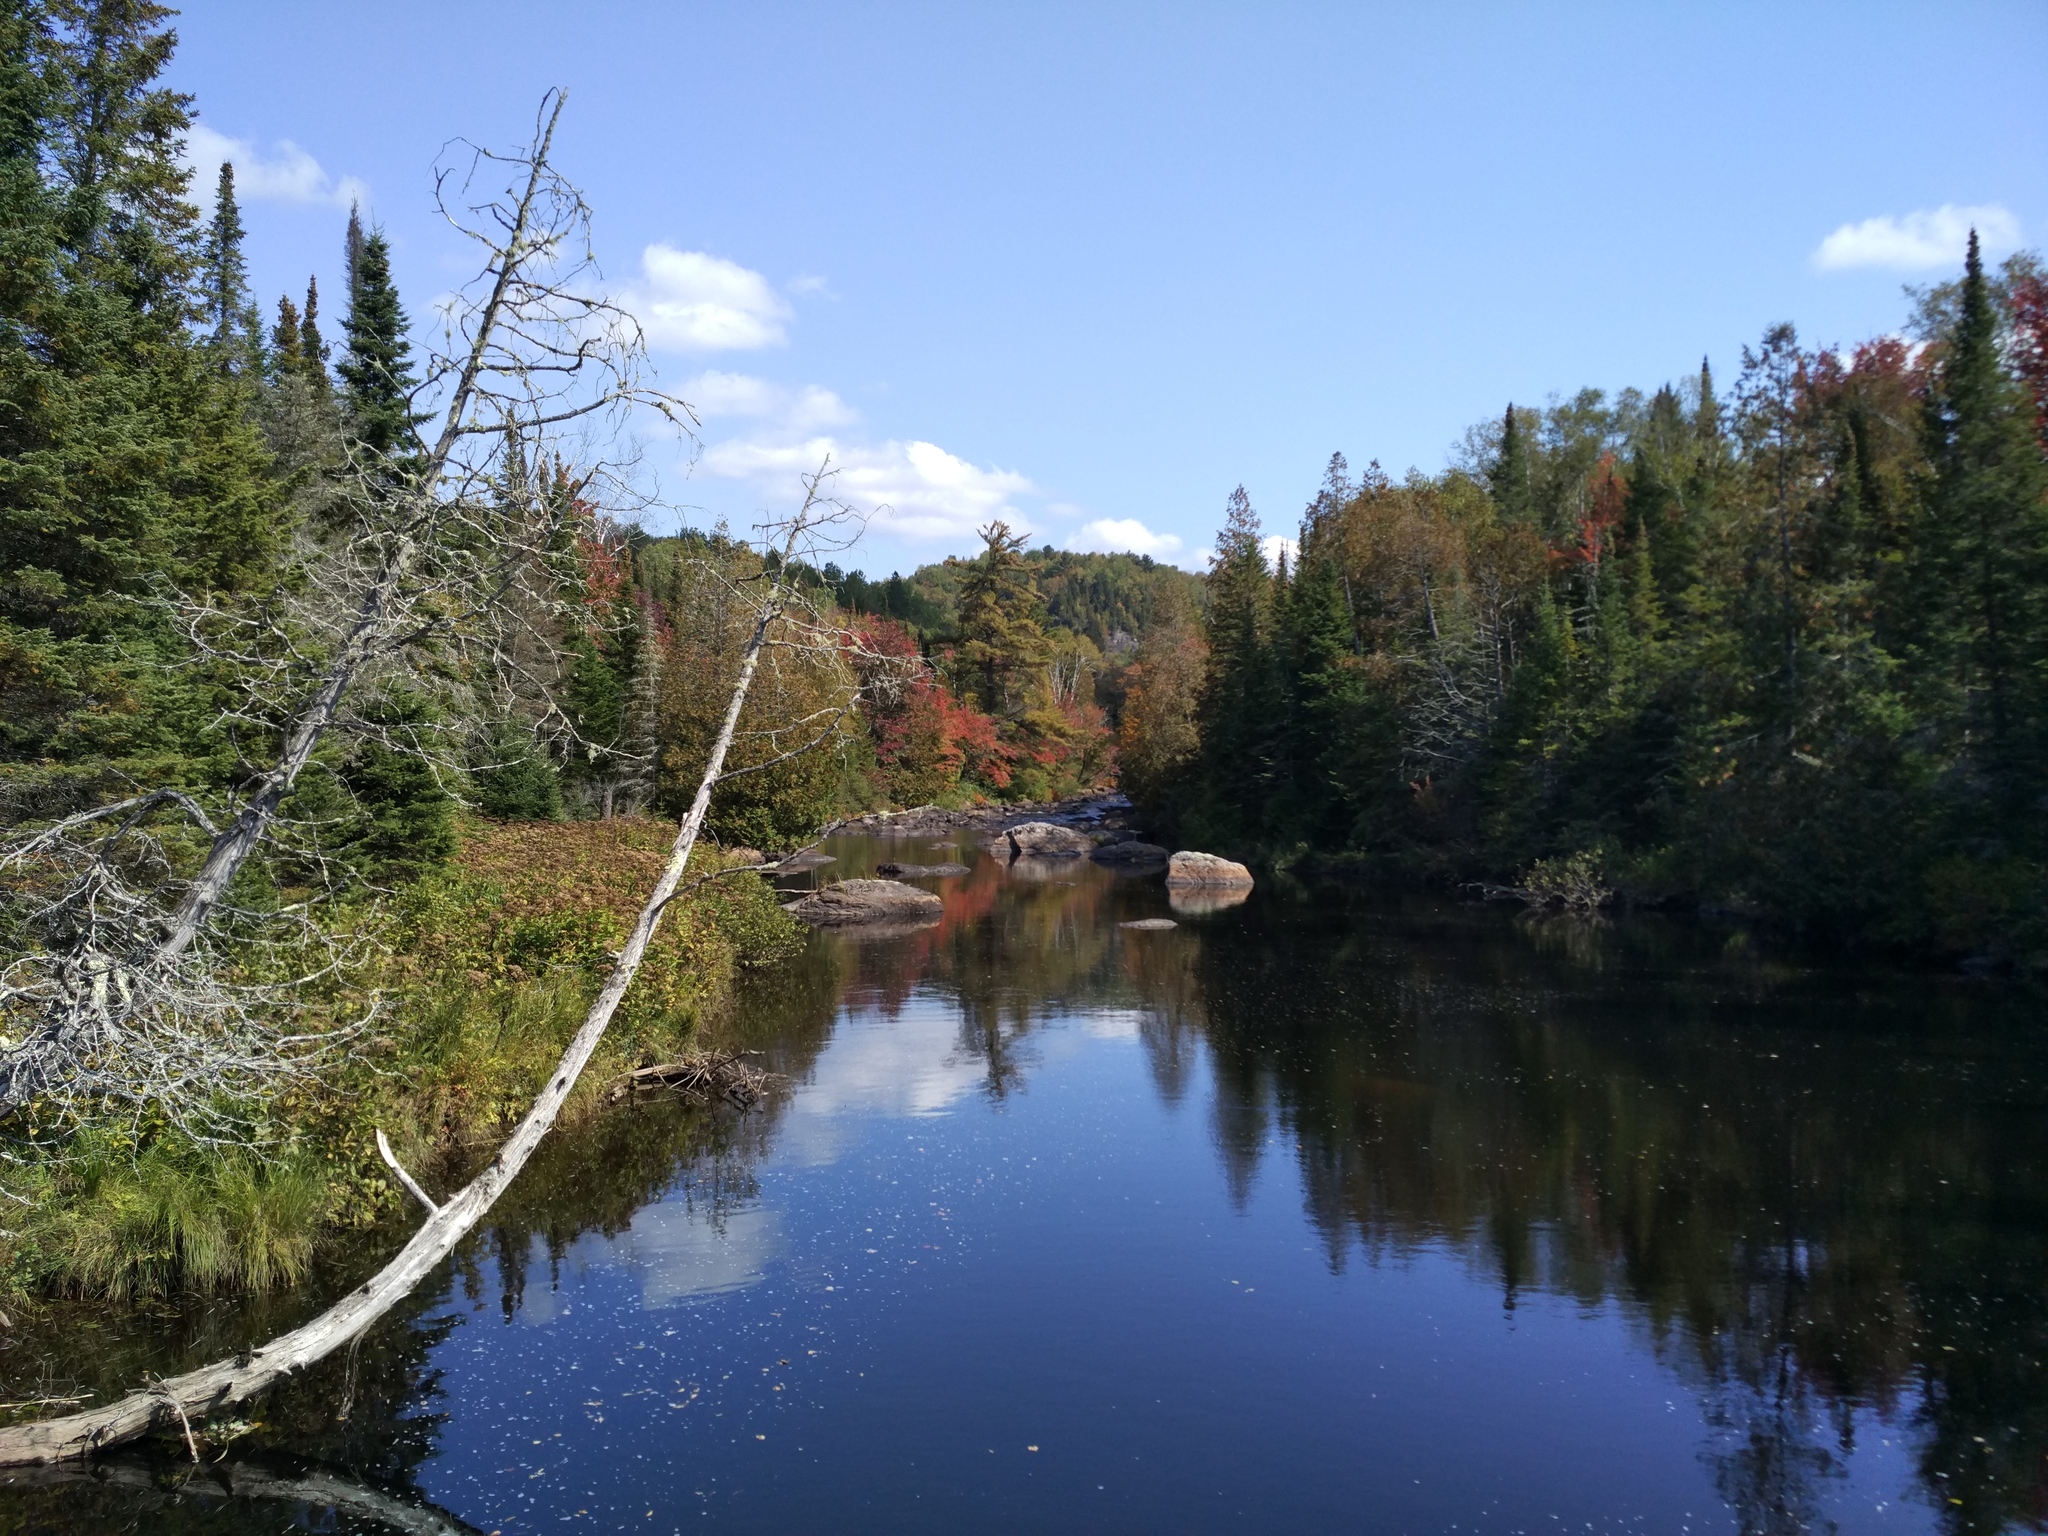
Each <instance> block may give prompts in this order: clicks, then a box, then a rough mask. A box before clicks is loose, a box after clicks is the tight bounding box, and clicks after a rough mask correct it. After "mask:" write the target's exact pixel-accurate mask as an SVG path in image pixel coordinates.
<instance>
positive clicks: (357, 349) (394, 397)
mask: <svg viewBox="0 0 2048 1536" xmlns="http://www.w3.org/2000/svg"><path fill="white" fill-rule="evenodd" d="M350 229H351V233H352V235H353V234H354V233H355V224H354V217H353V215H351V224H350ZM350 265H351V268H352V270H353V274H354V282H353V284H352V285H351V287H350V289H349V306H348V318H347V319H346V320H345V321H344V322H343V329H344V331H345V332H346V334H347V336H348V351H347V355H346V356H345V357H344V358H343V360H342V363H341V366H340V368H339V369H338V370H337V371H338V372H339V373H340V374H341V383H342V398H343V406H344V410H345V413H346V417H347V424H348V433H349V438H350V441H351V442H353V443H354V444H356V445H357V446H358V447H360V448H362V449H364V450H366V451H367V452H369V453H370V454H372V455H374V456H375V457H376V458H378V459H381V460H383V461H385V462H386V463H387V464H391V465H393V466H394V467H398V466H402V464H403V461H404V460H405V459H406V458H407V457H408V455H409V454H410V453H411V451H412V450H413V448H414V446H415V439H414V436H413V429H414V428H415V427H417V426H418V425H419V424H420V422H422V421H424V420H425V419H426V417H425V416H423V415H420V414H417V413H415V412H414V411H413V409H412V393H413V391H414V390H415V389H416V388H418V381H417V380H416V379H414V377H413V374H412V363H411V358H412V344H411V343H410V342H409V341H408V340H407V339H406V331H407V328H408V325H409V322H408V321H407V319H406V315H405V309H404V307H403V306H402V305H400V303H399V302H398V289H397V288H396V286H394V285H393V283H392V281H391V248H390V246H389V245H387V244H386V243H385V240H384V236H383V234H382V232H381V231H373V232H372V233H370V234H369V235H368V236H366V237H364V238H363V240H362V245H361V248H360V249H359V250H357V251H355V252H354V254H353V259H352V261H351V263H350Z"/></svg>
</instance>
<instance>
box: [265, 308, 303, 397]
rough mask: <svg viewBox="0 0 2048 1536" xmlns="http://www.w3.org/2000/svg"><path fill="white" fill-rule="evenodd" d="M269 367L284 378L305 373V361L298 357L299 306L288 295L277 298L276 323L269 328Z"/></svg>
mask: <svg viewBox="0 0 2048 1536" xmlns="http://www.w3.org/2000/svg"><path fill="white" fill-rule="evenodd" d="M270 366H271V367H272V369H273V370H275V371H276V372H277V373H278V374H279V375H280V376H282V377H286V378H296V377H298V376H300V375H301V374H303V373H304V371H305V366H306V365H305V360H304V359H303V358H302V357H301V356H300V355H299V306H298V305H296V304H294V303H293V302H292V300H291V295H290V294H283V293H281V294H279V295H278V296H277V323H276V324H275V325H273V326H272V327H271V328H270Z"/></svg>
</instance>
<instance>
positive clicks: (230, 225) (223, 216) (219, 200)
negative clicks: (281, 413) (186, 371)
mask: <svg viewBox="0 0 2048 1536" xmlns="http://www.w3.org/2000/svg"><path fill="white" fill-rule="evenodd" d="M243 233H244V231H243V228H242V211H241V209H240V207H239V206H237V204H236V202H235V167H234V163H233V162H232V161H227V160H223V161H222V162H221V166H220V179H219V182H218V184H217V185H216V187H215V190H214V204H213V218H212V220H211V221H210V222H209V223H208V224H207V228H206V238H205V242H204V244H203V245H202V246H201V248H200V258H199V270H200V279H199V281H200V294H201V303H202V304H203V305H204V306H205V324H206V326H207V327H208V329H209V333H210V334H209V338H208V340H209V345H210V346H211V348H212V350H213V355H214V360H215V364H216V366H217V367H219V369H220V370H221V372H223V373H226V374H230V375H234V376H238V377H245V378H254V377H255V375H256V373H257V370H258V368H259V366H260V363H261V358H262V332H261V329H260V326H261V322H260V321H259V320H258V319H257V317H256V310H255V307H254V306H253V305H252V304H251V303H250V302H249V271H248V262H247V260H246V259H245V258H244V257H243V255H242V237H243Z"/></svg>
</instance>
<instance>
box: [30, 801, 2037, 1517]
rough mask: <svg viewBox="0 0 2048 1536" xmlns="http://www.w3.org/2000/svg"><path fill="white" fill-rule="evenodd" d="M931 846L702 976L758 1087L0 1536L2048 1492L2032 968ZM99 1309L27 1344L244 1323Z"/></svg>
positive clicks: (654, 1141) (556, 1179) (1868, 1502)
mask: <svg viewBox="0 0 2048 1536" xmlns="http://www.w3.org/2000/svg"><path fill="white" fill-rule="evenodd" d="M831 851H833V852H835V853H836V854H837V855H838V858H839V863H838V864H837V865H836V866H835V867H833V868H832V869H830V870H828V871H827V873H828V875H831V876H842V875H851V874H859V873H864V872H865V871H866V870H867V869H868V867H869V866H870V865H871V864H872V863H873V862H874V861H876V860H878V859H887V858H898V859H914V860H918V861H921V862H937V861H939V860H940V859H942V858H946V857H949V856H952V855H953V853H954V849H953V847H952V846H951V845H949V844H941V843H934V842H927V841H918V842H915V843H904V842H897V843H889V842H868V841H864V840H842V841H840V842H838V843H837V844H835V845H832V847H831ZM965 857H966V858H967V859H968V860H969V861H970V862H974V866H975V867H974V870H973V872H972V874H970V875H969V876H967V877H965V878H963V879H959V880H953V881H946V882H943V884H942V889H943V890H944V893H945V897H946V903H947V910H946V917H945V920H944V921H943V922H942V923H941V924H940V925H939V926H937V927H934V928H929V929H925V930H922V931H920V932H915V933H910V934H897V935H893V936H887V935H884V936H868V937H860V936H855V935H830V934H820V935H817V936H815V937H814V939H813V940H812V943H811V947H810V950H809V952H808V955H807V957H806V959H805V960H804V961H803V962H802V963H801V964H800V965H798V966H795V967H792V968H790V969H788V970H787V971H785V972H782V973H779V974H778V975H777V976H776V977H774V978H772V979H771V980H769V981H768V982H766V983H763V984H761V985H758V986H756V987H755V988H754V990H753V991H752V993H751V994H750V995H749V997H748V1000H747V1009H746V1013H747V1020H748V1022H747V1025H746V1029H747V1032H748V1034H749V1037H750V1040H749V1043H750V1044H751V1045H753V1046H754V1047H755V1048H757V1049H759V1050H761V1051H762V1052H764V1053H765V1055H766V1058H767V1061H768V1064H769V1065H771V1066H773V1067H774V1068H775V1069H776V1070H777V1071H780V1072H782V1073H785V1074H787V1075H788V1076H789V1078H790V1079H791V1080H792V1084H793V1087H792V1090H791V1092H790V1093H789V1094H788V1095H787V1096H786V1098H785V1099H783V1100H782V1101H781V1102H779V1103H776V1104H775V1105H773V1106H771V1107H770V1108H768V1109H766V1110H764V1111H759V1112H756V1113H755V1114H753V1115H750V1116H747V1117H744V1118H737V1117H730V1116H726V1117H718V1116H709V1115H701V1114H695V1113H690V1112H684V1111H678V1110H674V1109H671V1108H667V1107H657V1108H653V1109H646V1110H640V1111H630V1112H629V1111H621V1112H619V1113H617V1114H615V1115H613V1116H611V1117H609V1118H607V1119H606V1120H604V1121H603V1122H601V1123H600V1124H599V1125H598V1126H597V1127H595V1128H593V1129H590V1130H588V1131H583V1132H578V1133H576V1134H575V1135H574V1136H573V1137H565V1138H563V1139H562V1140H561V1141H560V1142H558V1143H557V1144H555V1145H553V1146H551V1147H550V1149H549V1150H548V1152H547V1154H546V1155H545V1156H544V1158H543V1159H542V1160H541V1161H539V1162H537V1163H536V1165H535V1166H534V1168H533V1169H532V1170H530V1171H529V1174H528V1176H527V1178H526V1180H524V1181H522V1184H521V1186H520V1187H519V1189H518V1190H517V1192H516V1194H515V1196H514V1197H513V1198H512V1199H511V1200H510V1201H509V1202H508V1204H507V1206H506V1207H505V1208H504V1210H503V1212H502V1220H501V1222H500V1224H499V1225H498V1227H497V1228H495V1229H494V1230H493V1231H492V1232H491V1233H489V1234H487V1235H486V1236H485V1237H483V1238H481V1239H479V1241H477V1242H476V1243H475V1244H473V1245H472V1247H471V1249H470V1250H469V1251H468V1253H467V1254H466V1255H465V1256H464V1258H463V1259H462V1261H461V1262H460V1263H459V1264H458V1265H456V1266H455V1267H454V1269H453V1271H452V1273H451V1274H450V1275H449V1277H448V1278H447V1280H446V1282H445V1283H444V1284H443V1285H442V1286H441V1288H440V1289H439V1291H438V1292H437V1293H436V1294H434V1295H431V1296H425V1297H422V1298H421V1299H420V1304H419V1305H418V1306H417V1307H416V1308H415V1309H414V1310H413V1312H412V1313H411V1315H409V1316H408V1317H407V1318H405V1319H403V1320H402V1321H395V1322H392V1323H389V1324H387V1325H386V1327H385V1328H384V1329H383V1330H381V1331H380V1332H379V1333H378V1334H377V1335H375V1336H374V1337H373V1338H372V1339H371V1340H369V1341H368V1342H366V1343H365V1345H364V1346H363V1348H362V1349H361V1350H360V1351H358V1352H357V1354H356V1355H355V1357H354V1358H352V1359H349V1360H345V1361H337V1362H334V1363H333V1366H332V1368H331V1369H328V1370H325V1371H324V1372H323V1373H322V1374H321V1375H320V1376H319V1377H318V1378H317V1379H315V1380H312V1381H309V1382H306V1383H304V1384H302V1385H300V1386H297V1387H295V1388H294V1389H293V1390H292V1391H290V1392H288V1393H286V1394H284V1395H283V1396H282V1397H281V1398H280V1399H279V1400H278V1401H277V1402H276V1403H274V1404H272V1405H270V1406H268V1407H267V1408H266V1409H265V1411H264V1414H263V1421H262V1422H261V1423H260V1424H258V1425H255V1426H252V1429H251V1431H250V1433H249V1435H248V1436H247V1437H246V1439H245V1440H244V1441H242V1442H240V1444H241V1446H242V1447H244V1448H245V1453H238V1455H237V1457H235V1458H231V1459H230V1461H229V1462H228V1463H226V1464H224V1466H223V1467H222V1468H221V1469H220V1470H218V1471H215V1472H209V1473H207V1474H205V1475H203V1476H200V1477H197V1478H192V1479H191V1480H190V1481H187V1482H185V1483H184V1484H183V1485H182V1486H176V1485H174V1484H173V1482H172V1479H173V1477H174V1475H176V1474H178V1473H179V1469H178V1467H177V1464H176V1462H175V1461H171V1460H161V1459H160V1460H158V1461H156V1462H145V1461H133V1462H127V1463H122V1464H119V1465H117V1466H116V1467H115V1468H113V1469H112V1474H111V1480H110V1481H109V1480H103V1481H99V1482H94V1483H81V1482H78V1481H75V1480H74V1481H69V1482H60V1483H54V1484H49V1485H45V1486H40V1487H36V1488H30V1489H19V1490H17V1491H14V1492H11V1493H4V1494H0V1531H113V1530H147V1531H202V1530H203V1531H238V1532H239V1531H259V1530H261V1531H272V1530H279V1529H288V1528H297V1527H304V1526H310V1527H312V1528H315V1529H322V1530H365V1531H369V1530H393V1529H401V1528H402V1529H408V1530H446V1531H461V1530H465V1529H475V1530H478V1531H502V1532H506V1533H510V1532H515V1531H555V1530H559V1529H565V1528H566V1529H579V1528H588V1529H600V1530H630V1531H648V1532H668V1531H678V1530H735V1531H774V1532H779V1533H788V1532H809V1531H825V1530H831V1531H877V1532H923V1531H948V1532H951V1531H993V1532H1011V1531H1015V1532H1054V1531H1057V1532H1070V1531H1080V1532H1093V1531H1102V1532H1123V1531H1130V1532H1139V1531H1143V1532H1194V1531H1218V1532H1221V1531H1231V1532H1240V1531H1289V1532H1293V1531H1303V1532H1310V1531H1317V1532H1319V1531H1346V1532H1352V1531H1365V1532H1380V1531H1386V1532H1397V1531H1403V1532H1449V1531H1458V1532H1514V1531H1529V1532H1554V1531H1555V1532H1562V1531H1586V1530H1591V1531H1611V1530H1629V1531H1635V1530H1641V1531H1656V1532H1687V1531H1700V1532H1724V1531H1799V1530H1829V1529H1839V1530H1841V1531H1846V1532H1858V1531H1887V1532H1889V1531H1923V1530H1948V1531H1993V1530H2001V1529H2039V1528H2041V1526H2042V1524H2043V1522H2044V1520H2048V1373H2044V1371H2043V1368H2042V1361H2043V1359H2044V1358H2048V1355H2044V1350H2048V1265H2044V1258H2048V1117H2044V1115H2043V1108H2044V1085H2048V1031H2044V1030H2043V1028H2042V1023H2043V1018H2042V1010H2041V1006H2040V1002H2039V999H2038V997H2036V996H2033V995H2030V994H2028V993H2025V992H2023V991H2021V990H2020V989H2018V988H2017V987H2011V986H2006V985H2003V984H1993V983H1981V982H1969V981H1963V980H1951V979H1948V978H1942V977H1929V976H1921V975H1915V974H1912V973H1907V972H1896V971H1891V970H1886V969H1881V968H1878V967H1874V966H1872V965H1870V964H1867V963H1854V962H1850V961H1843V960H1839V959H1838V960H1834V961H1829V962H1826V963H1820V962H1810V961H1794V960H1787V959H1785V958H1783V957H1779V958H1775V959H1773V958H1768V957H1766V956H1764V955H1762V954H1760V953H1759V952H1758V950H1757V949H1756V948H1754V947H1753V946H1752V945H1751V944H1750V943H1749V942H1748V941H1747V939H1746V938H1745V936H1744V935H1743V934H1741V933H1739V932H1734V931H1730V930H1727V929H1708V928H1704V927H1699V926H1691V925H1681V924H1665V923H1660V922H1654V921H1648V920H1626V921H1621V922H1617V923H1614V924H1612V925H1604V924H1593V923H1587V922H1583V921H1568V920H1562V919H1557V920H1550V921H1531V920H1530V919H1528V918H1526V917H1517V916H1515V915H1513V914H1510V913H1507V912H1504V911H1501V910H1499V909H1490V908H1478V907H1471V906H1462V905H1458V904H1455V903H1451V902H1443V901H1435V900H1406V901H1391V900H1389V899H1386V898H1375V897H1370V896H1365V895H1361V894H1358V893H1355V892H1354V893H1348V894H1347V893H1341V892H1328V891H1323V892H1310V891H1306V890H1301V889H1295V888H1290V887H1287V886H1285V885H1283V884H1278V883H1269V884H1268V885H1267V886H1265V887H1262V888H1261V890H1260V891H1259V892H1257V893H1256V894H1255V895H1254V896H1253V897H1252V899H1251V900H1250V901H1249V902H1246V903H1244V904H1242V905H1239V906H1236V907H1233V908H1227V909H1224V910H1218V911H1213V912H1208V913H1182V914H1177V915H1179V916H1180V918H1181V926H1180V927H1178V928H1177V929H1175V930H1173V931H1170V932H1140V931H1133V930H1129V929H1123V928H1120V927H1119V926H1118V924H1119V922H1121V921H1127V920H1130V919H1135V918H1140V917H1152V916H1164V915H1169V913H1170V908H1169V905H1168V900H1167V896H1166V893H1165V891H1164V889H1163V887H1162V885H1161V884H1160V882H1159V880H1158V878H1157V877H1156V876H1154V877H1152V878H1149V879H1146V878H1131V877H1119V876H1114V875H1111V874H1110V873H1108V872H1106V871H1104V870H1101V869H1098V868H1095V867H1093V866H1089V865H1082V866H1079V867H1076V866H1074V865H1065V866H1052V867H1049V868H1046V869H1040V870H1020V871H1016V872H1004V871H1003V870H1001V869H1000V868H999V867H997V866H995V865H993V864H990V863H986V862H981V861H979V860H977V859H976V857H975V855H974V854H973V853H972V852H971V851H966V852H965ZM373 1257H374V1256H373V1255H365V1256H363V1259H362V1263H363V1264H364V1265H367V1264H368V1263H369V1262H371V1260H372V1258H373ZM346 1280H347V1277H346V1276H342V1277H340V1279H339V1281H338V1283H346ZM307 1304H309V1303H306V1302H300V1303H295V1304H288V1305H287V1306H286V1307H284V1308H281V1309H276V1311H275V1315H272V1316H266V1317H264V1318H262V1319H260V1320H255V1321H261V1322H262V1323H263V1324H264V1325H265V1326H268V1325H270V1324H272V1323H276V1322H281V1321H282V1320H284V1318H285V1316H286V1315H287V1313H288V1312H289V1310H290V1305H300V1306H303V1305H307ZM99 1323H100V1327H99V1330H98V1332H97V1333H95V1334H94V1335H92V1337H93V1339H94V1340H95V1342H93V1343H91V1344H90V1346H89V1347H87V1346H81V1352H80V1356H79V1359H78V1361H77V1362H74V1363H73V1366H72V1375H73V1376H74V1377H77V1378H82V1379H86V1380H96V1379H101V1378H102V1377H104V1378H105V1379H126V1380H132V1379H134V1376H135V1374H136V1373H137V1372H139V1371H140V1370H141V1369H144V1368H152V1369H163V1370H169V1369H175V1368H176V1367H177V1365H178V1364H179V1363H180V1360H181V1357H184V1356H194V1355H203V1354H206V1353H209V1352H211V1351H212V1350H214V1349H215V1348H216V1347H217V1346H219V1345H220V1344H221V1343H222V1342H223V1341H227V1342H228V1343H230V1344H231V1343H233V1342H236V1341H238V1340H239V1338H240V1337H241V1334H242V1333H244V1332H247V1331H248V1330H249V1329H250V1328H251V1327H252V1326H254V1321H252V1320H251V1319H250V1318H248V1317H246V1316H242V1315H237V1314H234V1313H232V1312H229V1311H225V1310H217V1311H214V1312H206V1313H199V1312H188V1313H182V1314H178V1315H175V1316H166V1317H162V1318H145V1319H137V1318H134V1317H120V1318H117V1317H107V1318H103V1319H100V1320H99ZM24 1347H25V1346H17V1354H18V1355H19V1354H20V1353H21V1350H22V1348H24ZM14 1367H15V1376H16V1377H17V1378H20V1377H21V1376H22V1375H23V1374H24V1371H23V1360H22V1359H19V1358H18V1359H16V1360H15V1361H14ZM59 1374H60V1375H61V1373H59ZM46 1379H54V1378H46ZM67 1379H69V1378H67ZM17 1385H19V1382H18V1380H17ZM321 1479H326V1481H324V1482H323V1481H320V1480H321ZM224 1482H225V1483H227V1484H232V1485H236V1486H239V1487H240V1489H241V1494H240V1496H228V1495H227V1494H225V1493H223V1491H222V1486H223V1483H224ZM424 1506H433V1507H435V1509H437V1510H438V1511H440V1512H442V1514H440V1515H437V1514H435V1513H434V1512H432V1511H430V1510H428V1509H426V1508H424ZM380 1507H381V1508H382V1509H383V1510H384V1515H382V1516H380V1515H379V1514H378V1510H379V1508H380ZM443 1516H445V1518H443ZM380 1521H381V1522H382V1523H380Z"/></svg>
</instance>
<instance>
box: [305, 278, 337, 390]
mask: <svg viewBox="0 0 2048 1536" xmlns="http://www.w3.org/2000/svg"><path fill="white" fill-rule="evenodd" d="M299 363H300V366H301V367H302V368H303V369H304V370H305V374H306V382H307V383H308V384H310V385H312V386H313V388H314V390H315V391H316V392H318V393H319V394H322V395H324V394H326V393H327V391H328V390H329V389H331V388H332V387H333V386H332V384H331V382H330V381H329V380H328V377H327V343H326V342H325V341H323V340H322V339H321V337H320V279H319V278H317V277H309V278H307V279H306V308H305V312H304V313H303V314H302V315H301V316H300V317H299Z"/></svg>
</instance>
